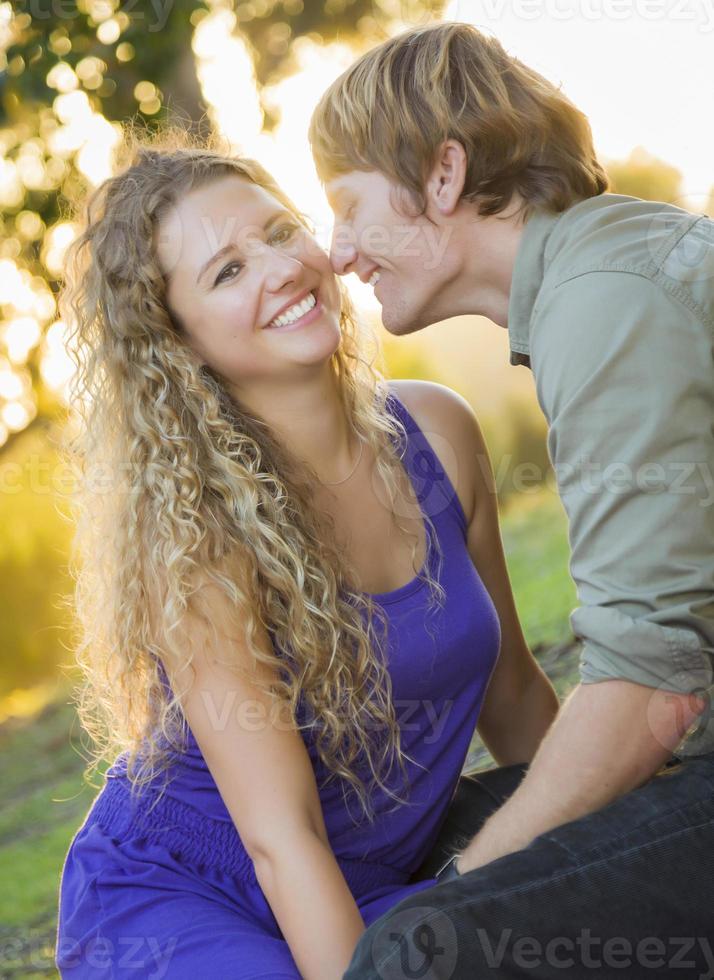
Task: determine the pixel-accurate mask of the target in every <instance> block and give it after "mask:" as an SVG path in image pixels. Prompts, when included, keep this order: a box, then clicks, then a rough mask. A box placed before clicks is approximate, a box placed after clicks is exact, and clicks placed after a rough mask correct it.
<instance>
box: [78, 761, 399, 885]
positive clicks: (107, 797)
mask: <svg viewBox="0 0 714 980" xmlns="http://www.w3.org/2000/svg"><path fill="white" fill-rule="evenodd" d="M90 822H91V823H96V824H97V825H98V826H99V827H101V829H102V830H103V831H104V832H105V833H106V834H107V835H108V836H110V837H112V838H113V839H115V840H117V841H118V842H121V841H122V840H127V839H129V838H130V839H134V840H135V839H137V838H141V839H143V840H146V841H147V842H149V843H151V844H157V845H159V846H160V847H163V848H164V849H165V850H166V851H168V852H169V853H170V855H171V857H172V858H174V860H176V861H179V862H181V863H182V864H185V865H188V866H189V867H192V868H193V869H195V870H196V871H197V872H199V873H200V872H201V869H202V868H212V869H215V870H217V871H221V872H223V874H226V875H230V876H234V877H238V878H241V879H242V880H243V881H245V882H247V883H248V884H250V885H253V886H255V887H260V885H259V882H258V880H257V878H256V875H255V866H254V864H253V860H252V858H251V857H250V855H249V854H248V852H247V851H246V849H245V847H244V845H243V842H242V840H241V838H240V835H239V833H238V831H237V830H236V828H235V825H234V824H233V823H229V822H227V821H224V820H216V819H214V818H213V817H207V816H206V815H205V814H203V813H201V811H200V810H197V809H196V808H195V807H192V806H190V805H189V804H187V803H184V802H183V801H181V800H179V799H176V798H175V797H172V796H169V795H168V794H167V793H166V792H164V793H163V794H161V795H159V793H158V792H157V791H156V790H154V789H144V790H142V792H141V795H140V796H138V797H136V798H135V799H133V800H132V799H131V797H130V783H129V780H128V779H127V778H126V777H123V776H115V777H111V778H107V780H106V782H105V785H104V787H103V788H102V790H101V791H100V793H99V794H98V796H97V797H96V799H95V801H94V803H93V805H92V807H91V809H90V811H89V814H88V815H87V820H86V821H85V824H86V823H90ZM337 863H338V864H339V865H340V868H341V869H342V873H343V874H344V876H345V880H346V881H347V884H348V885H349V888H350V890H351V891H352V894H353V895H354V896H355V898H359V897H360V896H362V895H365V894H367V893H368V892H370V891H372V890H373V889H375V888H379V887H381V886H383V885H405V884H406V883H407V882H408V880H409V875H408V873H406V872H404V871H401V870H399V869H398V868H393V867H390V866H389V865H386V864H380V863H377V862H373V861H363V860H361V859H355V858H346V857H339V856H338V857H337Z"/></svg>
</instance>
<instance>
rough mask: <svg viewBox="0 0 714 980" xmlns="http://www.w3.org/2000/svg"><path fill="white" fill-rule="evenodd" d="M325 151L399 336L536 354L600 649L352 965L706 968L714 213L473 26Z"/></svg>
mask: <svg viewBox="0 0 714 980" xmlns="http://www.w3.org/2000/svg"><path fill="white" fill-rule="evenodd" d="M310 141H311V145H312V150H313V155H314V159H315V163H316V167H317V170H318V173H319V175H320V178H321V180H322V181H323V183H324V185H325V189H326V192H327V195H328V199H329V200H330V204H331V206H332V207H333V209H334V211H335V217H336V221H335V231H334V235H333V241H332V246H331V255H332V262H333V266H334V268H335V270H336V271H337V272H338V273H340V274H342V275H347V274H348V273H350V272H355V273H356V274H357V275H358V276H359V277H360V279H362V280H363V281H364V282H371V283H372V284H373V285H374V288H375V294H376V296H377V298H378V300H379V301H380V303H381V305H382V313H383V321H384V325H385V327H386V328H387V329H388V330H389V331H390V332H391V333H393V334H407V333H411V332H413V331H414V330H419V329H421V328H422V327H425V326H427V325H429V324H432V323H435V322H438V321H442V320H445V319H447V318H448V317H451V316H456V315H460V314H466V313H472V314H482V315H485V316H488V317H489V318H490V319H491V320H492V321H493V322H494V323H495V324H497V325H498V326H500V327H502V328H505V329H507V330H508V336H509V342H510V349H511V363H512V364H514V365H526V366H527V367H528V368H530V369H531V370H532V372H533V375H534V378H535V383H536V388H537V394H538V399H539V403H540V405H541V408H542V409H543V412H544V413H545V416H546V418H547V421H548V423H549V436H548V449H549V453H550V456H551V460H552V463H553V467H554V470H555V473H556V478H557V481H558V488H559V492H560V494H561V497H562V500H563V504H564V506H565V509H566V511H567V514H568V518H569V527H570V543H571V548H572V560H571V566H570V567H571V573H572V576H573V579H574V581H575V583H576V586H577V590H578V599H579V607H578V608H577V609H576V610H575V611H574V612H573V614H572V618H571V625H572V628H573V632H574V633H575V635H576V636H577V637H578V638H579V639H580V640H581V641H582V644H583V646H582V655H581V662H580V683H579V684H578V685H577V687H576V688H575V690H574V691H573V692H572V693H571V695H570V696H569V697H568V699H567V700H566V701H565V703H564V704H563V705H561V708H560V711H559V713H558V716H557V717H556V719H555V721H554V723H553V724H552V726H551V727H550V729H549V731H548V733H547V734H546V736H545V738H544V739H543V741H542V742H541V743H540V745H539V747H538V751H537V752H536V754H535V756H534V757H533V759H532V761H531V762H530V764H529V765H528V766H526V767H524V769H523V771H521V770H520V769H519V768H518V767H513V771H512V778H511V780H510V784H509V785H508V786H507V787H506V789H505V791H503V790H504V786H505V785H506V782H508V780H507V779H506V780H505V781H503V780H502V782H501V790H502V792H501V795H500V796H493V800H494V801H495V802H496V805H495V806H494V805H493V802H492V804H491V811H492V812H491V815H490V816H489V817H488V819H487V820H486V822H485V823H483V825H481V824H482V822H483V821H482V819H480V818H477V817H476V816H473V815H472V824H471V827H470V837H471V839H470V841H469V842H468V844H467V846H466V847H465V848H464V849H463V850H462V851H461V852H460V853H458V854H456V855H455V859H454V860H452V861H450V862H449V863H448V864H447V865H446V867H445V868H444V869H443V871H442V872H441V873H440V875H439V882H440V883H439V884H438V885H437V886H435V887H434V888H433V889H429V890H427V891H426V892H421V893H420V894H419V895H417V896H415V897H414V898H413V899H408V900H406V901H404V902H402V903H400V904H399V905H397V906H396V907H395V908H394V909H393V910H392V911H391V912H390V913H389V914H388V915H386V916H384V917H383V918H382V919H380V920H379V921H378V922H376V923H373V925H372V926H371V927H370V928H369V929H368V930H367V931H366V933H365V934H364V936H363V937H362V938H361V939H360V942H359V944H358V946H357V948H356V951H355V955H354V957H353V959H352V963H351V965H350V968H349V970H348V972H347V974H345V978H346V980H347V978H349V980H356V978H360V980H365V978H373V977H374V978H376V977H381V978H387V977H390V978H391V977H395V978H396V977H406V976H422V977H425V976H430V977H444V978H445V977H452V978H462V977H463V978H467V977H468V978H469V980H471V978H474V977H484V976H489V977H490V976H498V977H501V976H502V977H506V976H507V977H509V978H512V977H521V976H523V977H536V976H537V977H551V976H553V975H555V974H556V970H558V969H560V970H562V969H563V968H564V967H565V968H566V969H567V970H568V976H569V977H574V976H575V977H580V976H590V975H591V971H592V969H593V968H600V969H604V970H605V972H606V975H611V974H612V973H613V972H614V970H615V969H619V970H622V969H623V968H624V969H625V970H626V975H627V976H628V977H629V978H633V977H640V976H647V977H651V976H652V975H653V973H652V971H653V970H660V971H661V970H664V969H669V968H672V969H674V968H675V967H678V966H685V967H687V966H689V967H695V966H696V967H697V968H698V969H699V971H700V972H699V973H698V974H696V975H699V976H704V975H707V976H712V975H714V949H713V948H712V946H714V943H712V945H710V939H709V938H707V937H711V936H712V933H713V932H714V928H713V927H714V912H712V909H714V877H713V876H712V875H711V874H710V873H709V872H708V871H707V870H706V869H707V868H711V861H712V853H713V852H714V736H713V734H712V730H713V729H714V723H712V721H711V711H710V710H709V705H710V699H709V694H710V691H709V688H710V687H711V684H712V661H713V654H714V547H713V546H714V466H713V464H714V421H713V420H714V360H713V351H714V221H712V220H711V219H710V218H709V217H707V216H702V215H694V214H690V213H689V212H687V211H684V210H682V209H679V208H677V207H674V206H671V205H667V204H664V203H659V202H649V201H643V200H640V199H638V198H634V197H626V196H623V195H618V194H611V193H607V187H608V182H607V177H606V174H605V173H604V171H603V169H602V167H601V166H600V164H599V163H598V161H597V159H596V157H595V153H594V150H593V144H592V135H591V131H590V127H589V124H588V122H587V119H586V117H585V116H584V115H583V113H582V112H580V111H579V110H578V109H577V108H576V107H575V106H574V105H573V104H572V103H571V102H570V101H569V100H568V99H567V98H566V97H565V96H564V95H563V94H562V93H561V92H560V91H559V90H558V89H557V88H556V87H555V86H553V85H552V84H550V83H549V82H548V81H547V80H545V79H544V78H543V77H542V76H540V75H538V74H537V73H536V72H534V71H533V70H531V69H529V68H528V67H526V66H525V65H523V64H521V63H520V62H519V61H517V60H516V59H515V58H512V57H510V56H508V55H507V54H506V52H505V51H504V50H503V48H502V47H501V45H500V44H499V43H498V41H496V40H495V39H491V38H487V37H485V36H483V35H481V34H480V33H479V32H478V31H477V30H476V29H475V28H472V27H470V26H468V25H466V24H457V23H442V24H435V25H430V26H427V27H421V28H417V29H414V30H411V31H408V32H406V33H404V34H401V35H399V36H397V37H395V38H392V39H390V40H389V41H387V42H386V43H384V44H382V45H381V46H379V47H377V48H375V49H373V50H372V51H369V52H368V53H367V54H366V55H364V56H363V57H362V58H360V59H359V60H358V61H357V62H356V63H355V64H354V65H352V67H351V68H350V69H349V70H348V71H346V72H345V73H344V74H343V75H342V76H341V77H340V78H338V79H337V80H336V82H335V83H334V84H333V85H332V86H331V87H330V88H329V89H328V91H327V92H326V93H325V94H324V96H323V97H322V99H321V101H320V103H319V105H318V107H317V109H316V111H315V114H314V116H313V119H312V121H311V125H310ZM533 574H534V575H537V574H538V570H537V569H536V568H534V570H533ZM675 750H676V751H675ZM491 772H492V773H494V772H495V771H493V770H492V771H491ZM481 816H483V814H481ZM463 827H464V824H463V821H462V823H461V828H462V829H463ZM442 845H443V841H442ZM452 851H453V848H452ZM702 970H710V971H712V972H708V973H703V972H701V971H702ZM400 971H401V972H400ZM560 975H562V974H560ZM688 975H692V976H693V975H695V974H693V973H692V974H688Z"/></svg>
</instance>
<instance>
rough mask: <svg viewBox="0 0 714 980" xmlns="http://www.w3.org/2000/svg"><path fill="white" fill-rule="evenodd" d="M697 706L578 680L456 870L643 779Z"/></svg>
mask: <svg viewBox="0 0 714 980" xmlns="http://www.w3.org/2000/svg"><path fill="white" fill-rule="evenodd" d="M701 707H702V705H701V704H700V703H699V701H698V699H696V698H694V697H691V696H689V695H682V694H672V693H670V692H668V691H657V690H654V689H653V688H650V687H644V686H643V685H641V684H634V683H632V682H631V681H623V680H611V681H603V682H601V683H598V684H578V686H577V687H576V688H575V689H574V690H573V691H572V692H571V694H570V695H569V697H568V698H567V699H566V701H565V702H564V703H563V705H562V707H561V709H560V712H559V714H558V716H557V718H556V719H555V721H554V722H553V724H552V725H551V727H550V729H549V731H548V732H547V734H546V736H545V738H544V739H543V741H542V742H541V744H540V746H539V748H538V751H537V752H536V754H535V757H534V758H533V760H532V762H531V763H530V766H529V769H528V771H527V772H526V774H525V776H524V777H523V780H522V782H521V784H520V785H519V786H518V788H517V789H516V790H515V792H514V793H513V794H512V795H511V797H510V798H509V799H508V800H507V801H506V803H504V804H503V806H502V807H501V808H500V809H499V810H497V811H496V813H494V814H493V815H492V816H491V817H490V818H489V819H488V820H487V821H486V822H485V824H484V825H483V827H482V828H481V830H480V831H479V833H478V834H477V835H476V837H475V838H474V839H473V840H472V841H471V842H470V844H469V845H468V847H467V848H466V849H465V850H464V851H462V852H461V856H460V857H459V858H458V859H457V861H456V867H457V870H458V871H459V872H460V873H462V874H463V873H465V872H466V871H471V870H473V869H474V868H478V867H481V866H482V865H484V864H487V863H488V862H489V861H494V860H495V859H496V858H499V857H502V856H503V855H504V854H510V853H511V852H512V851H517V850H520V849H521V848H523V847H526V846H527V845H528V844H529V843H530V842H531V841H532V840H533V839H534V838H536V837H537V836H538V835H539V834H543V833H546V832H547V831H548V830H552V828H553V827H558V826H560V825H561V824H564V823H568V822H569V821H571V820H577V819H578V818H579V817H582V816H585V815H586V814H588V813H592V812H594V811H595V810H599V809H600V808H601V807H604V806H607V804H608V803H610V802H612V800H615V799H617V798H618V797H619V796H621V795H622V794H623V793H627V792H629V790H631V789H635V788H636V787H637V786H640V785H641V784H642V783H644V782H646V781H647V780H648V779H649V778H650V777H651V776H652V775H653V774H654V773H655V772H656V771H657V770H658V769H659V768H660V767H661V766H662V765H663V764H664V763H665V762H666V761H667V759H668V758H669V757H670V755H671V753H672V750H673V749H674V748H675V747H676V745H677V744H678V742H679V741H680V739H681V737H682V736H683V735H684V733H685V731H686V730H687V728H689V726H690V725H691V724H692V722H693V721H694V720H695V719H696V718H697V716H698V710H697V708H701ZM653 729H654V730H656V731H657V735H656V736H655V735H654V734H653Z"/></svg>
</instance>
